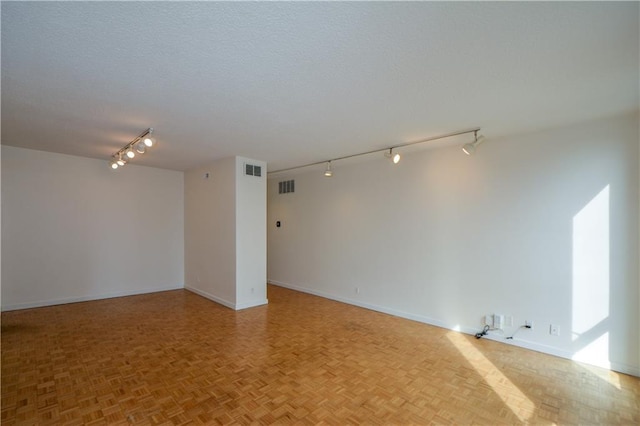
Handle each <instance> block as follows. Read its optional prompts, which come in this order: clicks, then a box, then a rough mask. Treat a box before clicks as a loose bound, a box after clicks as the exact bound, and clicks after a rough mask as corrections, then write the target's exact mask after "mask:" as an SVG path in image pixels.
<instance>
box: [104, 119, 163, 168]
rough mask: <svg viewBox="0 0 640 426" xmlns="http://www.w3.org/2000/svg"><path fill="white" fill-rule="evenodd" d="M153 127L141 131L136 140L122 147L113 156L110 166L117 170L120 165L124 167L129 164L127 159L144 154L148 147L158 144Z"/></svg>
mask: <svg viewBox="0 0 640 426" xmlns="http://www.w3.org/2000/svg"><path fill="white" fill-rule="evenodd" d="M152 133H153V128H151V127H149V128H148V129H147V130H145V131H144V132H142V133H140V135H139V136H137V137H136V138H135V139H134V140H132V141H131V142H129V143H128V144H126V145H125V146H123V147H122V148H120V149H119V150H118V151H117V152H116V153H115V154H113V155H112V156H111V158H112V161H111V162H110V163H109V166H110V167H111V168H112V169H113V170H116V169H117V168H118V167H122V166H124V165H125V164H127V161H128V160H130V159H132V158H134V157H135V156H136V152H137V153H138V154H144V153H145V152H147V149H148V148H151V147H152V146H154V145H155V144H156V141H155V138H154V137H153V135H152Z"/></svg>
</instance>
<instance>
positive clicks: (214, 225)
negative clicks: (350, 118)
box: [184, 157, 236, 309]
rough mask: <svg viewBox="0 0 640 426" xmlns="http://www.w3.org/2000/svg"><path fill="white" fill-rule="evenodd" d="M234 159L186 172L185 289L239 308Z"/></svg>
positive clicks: (222, 160) (219, 161)
mask: <svg viewBox="0 0 640 426" xmlns="http://www.w3.org/2000/svg"><path fill="white" fill-rule="evenodd" d="M235 170H236V161H235V158H233V157H229V158H224V159H221V160H217V161H214V162H212V163H210V164H208V165H206V166H203V167H199V168H197V169H193V170H189V171H187V172H185V178H184V197H185V205H184V211H185V231H184V236H185V247H184V248H185V251H184V259H185V287H186V288H187V289H189V290H191V291H194V292H196V293H198V294H200V295H202V296H205V297H207V298H209V299H212V300H215V301H216V302H218V303H221V304H223V305H225V306H227V307H230V308H233V309H235V305H236V290H235V288H236V255H235V253H236V231H235V229H236V216H235V215H236V209H235V203H236V194H235V192H236V185H235V173H236V171H235Z"/></svg>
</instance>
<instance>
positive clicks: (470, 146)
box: [462, 133, 485, 155]
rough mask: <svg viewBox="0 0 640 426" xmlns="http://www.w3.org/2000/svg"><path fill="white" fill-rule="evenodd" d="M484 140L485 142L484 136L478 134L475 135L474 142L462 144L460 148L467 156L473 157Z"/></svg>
mask: <svg viewBox="0 0 640 426" xmlns="http://www.w3.org/2000/svg"><path fill="white" fill-rule="evenodd" d="M484 140H485V139H484V136H482V135H480V136H478V134H477V133H476V140H474V141H473V142H469V143H466V144H464V145H463V146H462V151H463V152H464V153H465V154H467V155H473V154H474V153H475V152H476V147H477V146H478V145H480V144H481V143H482V142H484Z"/></svg>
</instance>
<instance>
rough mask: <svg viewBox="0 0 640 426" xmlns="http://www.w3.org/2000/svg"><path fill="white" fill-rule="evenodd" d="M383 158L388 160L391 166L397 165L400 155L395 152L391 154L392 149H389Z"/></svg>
mask: <svg viewBox="0 0 640 426" xmlns="http://www.w3.org/2000/svg"><path fill="white" fill-rule="evenodd" d="M384 156H385V157H387V158H390V159H391V161H393V164H398V163H399V162H400V154H398V153H397V152H396V153H395V154H394V153H393V148H389V152H385V153H384Z"/></svg>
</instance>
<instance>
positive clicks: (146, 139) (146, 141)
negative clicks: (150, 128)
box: [142, 134, 156, 148]
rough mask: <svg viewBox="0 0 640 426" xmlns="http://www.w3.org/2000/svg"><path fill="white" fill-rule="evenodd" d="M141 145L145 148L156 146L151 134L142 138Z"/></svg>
mask: <svg viewBox="0 0 640 426" xmlns="http://www.w3.org/2000/svg"><path fill="white" fill-rule="evenodd" d="M142 143H144V145H145V146H146V147H147V148H151V147H152V146H154V145H155V144H156V138H154V137H153V136H151V134H148V135H147V136H145V137H143V138H142Z"/></svg>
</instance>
